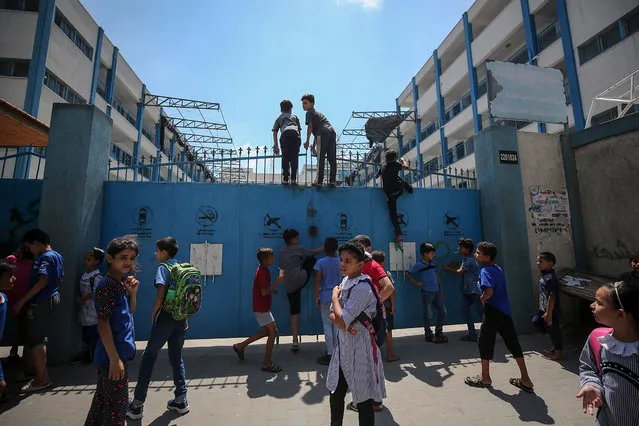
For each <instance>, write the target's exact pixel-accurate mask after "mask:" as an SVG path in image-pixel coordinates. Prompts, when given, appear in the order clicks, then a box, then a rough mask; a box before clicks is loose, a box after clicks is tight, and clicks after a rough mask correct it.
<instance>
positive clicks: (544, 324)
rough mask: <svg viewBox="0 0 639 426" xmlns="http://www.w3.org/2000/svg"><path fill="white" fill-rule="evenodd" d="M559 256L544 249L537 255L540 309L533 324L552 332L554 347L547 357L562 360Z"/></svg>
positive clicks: (541, 330)
mask: <svg viewBox="0 0 639 426" xmlns="http://www.w3.org/2000/svg"><path fill="white" fill-rule="evenodd" d="M556 263H557V258H556V257H555V255H554V254H552V253H550V252H548V251H544V252H541V253H539V255H537V267H538V268H539V272H540V273H541V277H540V278H539V311H538V312H537V314H536V315H535V316H534V317H533V325H534V326H535V327H536V328H537V330H538V331H540V332H541V333H548V334H550V341H551V342H552V348H550V350H549V351H548V352H547V353H546V354H545V355H544V358H545V359H549V360H551V361H560V360H562V359H563V350H564V344H563V337H562V335H561V303H560V302H559V280H558V279H557V275H556V274H555V270H554V269H553V268H554V267H555V264H556Z"/></svg>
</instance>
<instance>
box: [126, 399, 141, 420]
mask: <svg viewBox="0 0 639 426" xmlns="http://www.w3.org/2000/svg"><path fill="white" fill-rule="evenodd" d="M126 416H127V417H128V418H129V419H131V420H140V419H141V418H142V417H143V416H144V405H140V406H137V405H133V403H130V404H129V408H128V409H127V410H126Z"/></svg>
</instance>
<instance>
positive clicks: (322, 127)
mask: <svg viewBox="0 0 639 426" xmlns="http://www.w3.org/2000/svg"><path fill="white" fill-rule="evenodd" d="M302 108H304V111H306V127H307V131H306V142H305V143H304V148H305V149H308V146H309V144H310V140H311V134H312V135H313V137H314V138H313V149H312V152H313V154H315V155H317V182H314V183H313V186H314V187H316V188H321V187H322V182H323V180H324V161H326V158H328V164H329V166H330V172H329V178H328V185H329V186H334V185H335V181H336V179H337V134H336V133H335V129H334V128H333V126H332V125H331V123H330V122H329V121H328V119H327V118H326V116H325V115H324V114H322V113H321V112H319V111H316V110H315V96H313V95H311V94H310V93H309V94H306V95H304V96H302ZM318 142H319V149H317V143H318Z"/></svg>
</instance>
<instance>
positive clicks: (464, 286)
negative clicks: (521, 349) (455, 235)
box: [444, 238, 484, 342]
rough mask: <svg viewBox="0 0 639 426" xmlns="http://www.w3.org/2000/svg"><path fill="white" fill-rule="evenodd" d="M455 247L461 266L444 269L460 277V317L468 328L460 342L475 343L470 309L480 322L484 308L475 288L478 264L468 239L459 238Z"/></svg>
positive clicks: (446, 266) (477, 289)
mask: <svg viewBox="0 0 639 426" xmlns="http://www.w3.org/2000/svg"><path fill="white" fill-rule="evenodd" d="M457 247H458V250H459V254H461V255H462V256H463V260H462V263H461V265H460V266H459V267H457V266H455V265H444V269H445V270H447V271H449V272H453V273H455V274H459V275H461V285H460V290H461V293H462V315H463V316H464V320H465V321H466V325H467V327H468V334H466V335H465V336H463V337H462V338H461V340H462V341H464V342H476V341H477V330H475V321H474V320H473V315H472V313H471V312H470V308H471V307H473V308H475V311H476V312H477V315H479V318H480V320H481V317H482V315H484V307H483V305H482V304H481V300H480V296H479V287H477V280H478V279H479V264H478V263H477V261H476V260H475V256H474V254H473V252H474V251H475V243H474V242H473V240H471V239H470V238H460V239H459V241H457Z"/></svg>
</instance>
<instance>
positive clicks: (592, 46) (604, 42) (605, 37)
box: [578, 7, 639, 65]
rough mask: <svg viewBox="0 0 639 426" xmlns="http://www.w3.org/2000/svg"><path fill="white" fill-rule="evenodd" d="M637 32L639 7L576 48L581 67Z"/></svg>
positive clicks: (638, 28)
mask: <svg viewBox="0 0 639 426" xmlns="http://www.w3.org/2000/svg"><path fill="white" fill-rule="evenodd" d="M637 31H639V7H636V8H635V9H634V10H632V11H631V12H630V13H628V14H627V15H626V16H623V17H622V18H621V19H619V20H617V21H616V22H615V23H613V24H612V25H610V26H608V27H606V29H604V30H603V31H601V32H599V34H597V35H595V36H594V37H593V38H591V39H590V40H588V41H587V42H585V43H584V44H582V45H581V46H579V47H578V51H579V60H580V62H581V65H583V64H584V63H586V62H588V61H589V60H591V59H592V58H594V57H596V56H598V55H600V54H602V53H603V52H605V51H606V50H608V49H610V48H611V47H613V46H614V45H616V44H617V43H619V42H620V41H622V40H624V39H626V38H628V36H630V35H632V34H634V33H635V32H637Z"/></svg>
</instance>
